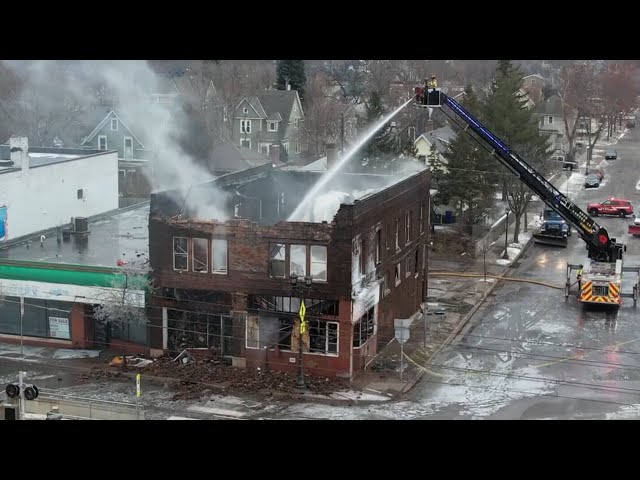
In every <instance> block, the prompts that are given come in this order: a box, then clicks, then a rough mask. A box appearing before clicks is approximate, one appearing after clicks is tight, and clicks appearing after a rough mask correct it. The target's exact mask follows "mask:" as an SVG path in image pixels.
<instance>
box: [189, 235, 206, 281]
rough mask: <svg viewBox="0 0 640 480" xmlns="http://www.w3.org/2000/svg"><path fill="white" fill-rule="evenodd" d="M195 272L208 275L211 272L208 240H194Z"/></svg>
mask: <svg viewBox="0 0 640 480" xmlns="http://www.w3.org/2000/svg"><path fill="white" fill-rule="evenodd" d="M192 259H193V265H192V268H193V271H194V272H201V273H207V271H208V270H209V240H207V239H206V238H194V239H193V256H192Z"/></svg>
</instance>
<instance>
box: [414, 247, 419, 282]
mask: <svg viewBox="0 0 640 480" xmlns="http://www.w3.org/2000/svg"><path fill="white" fill-rule="evenodd" d="M419 256H420V249H419V248H416V254H415V266H416V277H417V276H418V273H419V272H418V270H419V265H420V262H419V260H420V259H419Z"/></svg>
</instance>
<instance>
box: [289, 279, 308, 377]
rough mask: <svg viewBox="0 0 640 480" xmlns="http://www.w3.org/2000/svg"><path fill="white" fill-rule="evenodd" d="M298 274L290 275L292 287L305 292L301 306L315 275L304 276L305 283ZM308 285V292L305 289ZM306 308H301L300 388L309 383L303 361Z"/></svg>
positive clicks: (299, 346) (301, 299) (299, 335)
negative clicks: (306, 381) (299, 281)
mask: <svg viewBox="0 0 640 480" xmlns="http://www.w3.org/2000/svg"><path fill="white" fill-rule="evenodd" d="M298 278H299V277H298V275H296V274H295V273H292V274H291V275H289V279H290V280H291V288H292V290H295V291H297V292H300V293H302V294H303V296H302V297H301V298H300V302H301V304H300V305H301V306H302V305H304V293H308V292H309V290H310V289H311V283H312V282H313V277H310V276H306V277H304V284H299V283H298ZM305 287H306V292H305V291H304V290H305ZM303 312H304V310H303V309H302V308H301V313H300V328H299V329H298V378H297V380H296V385H297V386H298V387H300V388H306V387H307V384H306V383H305V382H304V365H303V361H302V354H303V351H302V343H303V336H302V334H303V332H304V331H305V330H306V322H305V321H304V313H303Z"/></svg>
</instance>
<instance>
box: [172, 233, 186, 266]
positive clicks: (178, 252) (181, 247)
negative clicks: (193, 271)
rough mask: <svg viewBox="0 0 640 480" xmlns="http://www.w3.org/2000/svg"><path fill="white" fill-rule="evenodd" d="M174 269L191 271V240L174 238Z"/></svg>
mask: <svg viewBox="0 0 640 480" xmlns="http://www.w3.org/2000/svg"><path fill="white" fill-rule="evenodd" d="M173 269H174V270H189V239H188V238H186V237H173Z"/></svg>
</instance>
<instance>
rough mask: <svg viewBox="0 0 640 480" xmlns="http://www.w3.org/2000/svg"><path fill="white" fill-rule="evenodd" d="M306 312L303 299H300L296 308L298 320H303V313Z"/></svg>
mask: <svg viewBox="0 0 640 480" xmlns="http://www.w3.org/2000/svg"><path fill="white" fill-rule="evenodd" d="M305 313H307V307H305V305H304V300H301V301H300V310H298V315H300V320H302V322H304V314H305Z"/></svg>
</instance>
